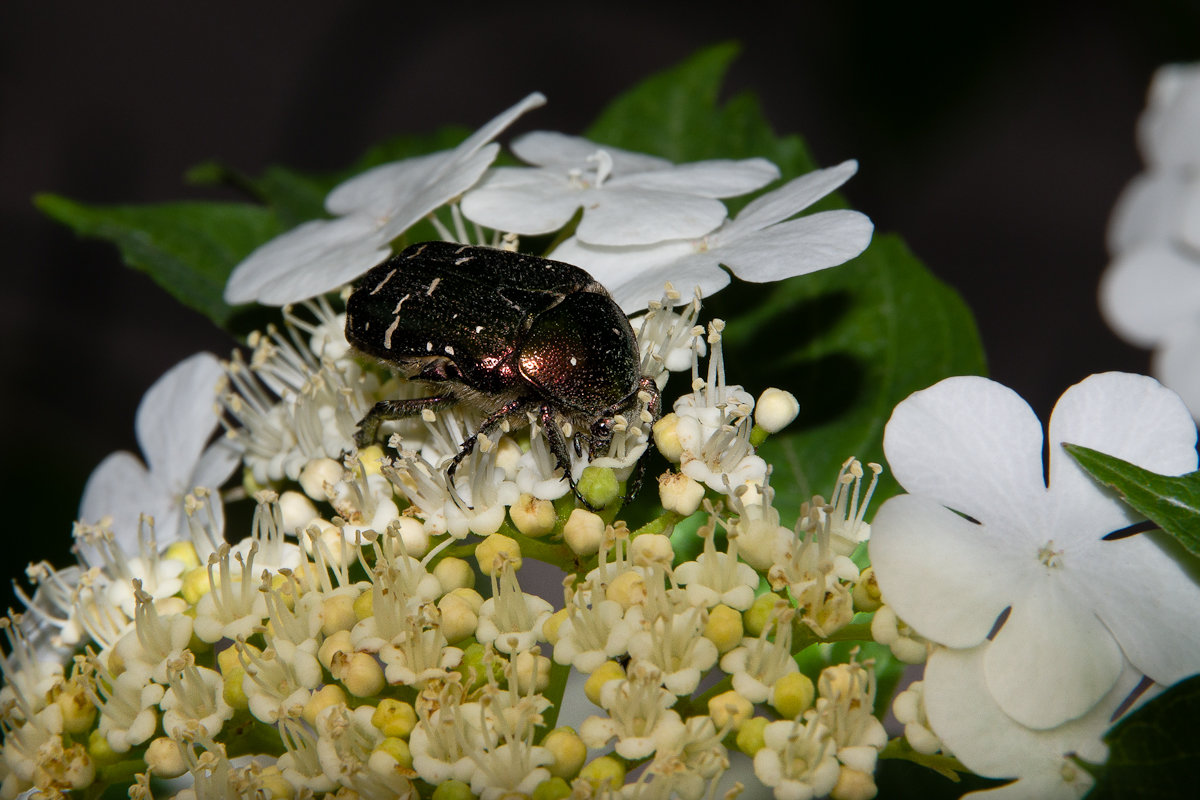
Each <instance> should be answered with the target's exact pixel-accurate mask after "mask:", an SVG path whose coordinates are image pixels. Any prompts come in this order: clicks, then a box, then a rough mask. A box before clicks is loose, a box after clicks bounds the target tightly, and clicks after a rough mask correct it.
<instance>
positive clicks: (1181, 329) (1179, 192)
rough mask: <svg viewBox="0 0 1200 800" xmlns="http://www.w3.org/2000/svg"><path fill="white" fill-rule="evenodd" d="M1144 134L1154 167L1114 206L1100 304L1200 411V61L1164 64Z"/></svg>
mask: <svg viewBox="0 0 1200 800" xmlns="http://www.w3.org/2000/svg"><path fill="white" fill-rule="evenodd" d="M1138 139H1139V144H1140V145H1141V150H1142V156H1143V158H1144V159H1145V161H1146V171H1145V172H1143V173H1141V174H1140V175H1138V176H1137V177H1135V178H1134V179H1133V180H1132V181H1131V182H1130V183H1129V185H1128V186H1127V187H1126V188H1125V190H1124V192H1122V194H1121V196H1120V198H1119V199H1118V200H1117V204H1116V207H1115V208H1114V209H1113V215H1112V220H1111V222H1110V223H1109V231H1108V234H1109V235H1108V240H1109V242H1108V244H1109V250H1110V252H1111V253H1112V256H1113V261H1112V263H1111V264H1110V265H1109V268H1108V271H1107V272H1106V273H1105V275H1104V278H1103V280H1102V281H1101V284H1100V308H1101V310H1102V311H1103V313H1104V316H1105V318H1106V319H1107V321H1108V323H1109V325H1110V326H1112V328H1113V330H1115V331H1116V332H1117V333H1118V334H1120V335H1121V337H1122V338H1124V339H1127V340H1128V341H1130V342H1132V343H1133V344H1136V345H1138V346H1140V347H1146V348H1152V349H1154V351H1155V353H1154V362H1153V371H1154V374H1155V375H1156V376H1158V377H1159V379H1160V380H1162V382H1163V383H1164V384H1166V385H1167V386H1168V387H1170V388H1171V389H1174V390H1175V391H1177V392H1179V394H1180V395H1181V396H1182V397H1183V399H1184V401H1185V402H1186V403H1187V404H1188V407H1189V408H1190V409H1191V411H1192V415H1193V416H1195V417H1198V418H1200V361H1198V360H1197V355H1196V354H1197V353H1200V177H1198V176H1200V64H1191V65H1181V64H1171V65H1167V66H1164V67H1162V68H1160V69H1159V70H1158V72H1157V73H1155V76H1154V81H1153V83H1152V84H1151V86H1150V93H1149V98H1148V102H1147V106H1146V110H1145V112H1143V114H1142V117H1141V119H1140V120H1139V121H1138Z"/></svg>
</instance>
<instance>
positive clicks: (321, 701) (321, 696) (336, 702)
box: [300, 683, 347, 725]
mask: <svg viewBox="0 0 1200 800" xmlns="http://www.w3.org/2000/svg"><path fill="white" fill-rule="evenodd" d="M346 700H347V697H346V690H345V689H343V688H342V687H340V686H338V685H337V684H336V683H327V684H325V685H324V686H322V687H321V688H320V689H318V690H317V691H315V692H313V694H312V697H310V698H308V702H307V703H305V704H304V711H303V712H301V715H300V716H301V717H302V718H303V719H304V721H305V722H307V723H308V724H309V725H316V724H317V717H318V716H319V715H320V713H321V712H322V711H324V710H325V709H327V708H329V707H331V706H344V705H346Z"/></svg>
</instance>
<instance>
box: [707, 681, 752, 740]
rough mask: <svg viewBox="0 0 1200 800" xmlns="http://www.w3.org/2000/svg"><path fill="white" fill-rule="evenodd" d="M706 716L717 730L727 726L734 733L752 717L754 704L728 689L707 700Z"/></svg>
mask: <svg viewBox="0 0 1200 800" xmlns="http://www.w3.org/2000/svg"><path fill="white" fill-rule="evenodd" d="M708 715H709V716H710V717H712V721H713V724H714V725H716V726H717V727H718V728H723V727H725V725H727V724H729V725H730V726H731V727H732V728H733V730H735V731H736V730H738V729H739V728H741V727H742V725H743V723H745V722H746V721H747V720H748V719H750V718H751V717H752V716H753V715H754V704H753V703H751V702H750V701H749V700H747V699H746V698H744V697H742V696H741V695H740V694H738V693H737V692H735V691H734V690H732V689H730V690H729V691H728V692H722V693H721V694H719V695H717V696H716V697H712V698H710V699H709V701H708Z"/></svg>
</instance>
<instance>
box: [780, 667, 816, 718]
mask: <svg viewBox="0 0 1200 800" xmlns="http://www.w3.org/2000/svg"><path fill="white" fill-rule="evenodd" d="M774 688H775V692H774V696H773V697H772V698H771V705H772V706H774V707H775V710H776V711H778V712H779V716H780V717H782V718H783V719H795V718H796V717H798V716H800V715H801V714H803V713H804V712H805V711H807V710H808V709H809V708H811V707H812V704H813V697H815V696H816V687H814V686H813V682H812V679H811V678H809V677H808V676H807V675H805V674H804V673H803V672H792V673H789V674H787V675H784V676H783V677H782V678H780V679H779V680H777V681H776V682H775V687H774Z"/></svg>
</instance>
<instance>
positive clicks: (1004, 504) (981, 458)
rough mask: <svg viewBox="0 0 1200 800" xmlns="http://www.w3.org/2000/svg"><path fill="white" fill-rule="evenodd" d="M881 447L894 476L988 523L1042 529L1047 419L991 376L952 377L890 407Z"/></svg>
mask: <svg viewBox="0 0 1200 800" xmlns="http://www.w3.org/2000/svg"><path fill="white" fill-rule="evenodd" d="M883 449H884V452H885V453H886V455H887V459H888V464H889V465H890V466H891V468H892V474H894V475H895V476H896V480H898V481H899V482H900V484H901V485H902V486H903V487H904V488H905V490H907V491H909V492H911V493H913V494H921V495H927V496H929V497H932V498H934V499H936V500H937V501H938V502H939V503H941V504H942V505H944V506H946V507H947V508H951V509H954V510H955V511H958V512H961V513H963V514H967V515H969V516H971V517H973V518H975V519H977V520H979V521H980V522H982V523H984V524H985V525H993V526H1000V525H1003V526H1004V527H1005V528H1018V529H1020V530H1025V531H1033V530H1036V529H1038V527H1039V526H1040V525H1041V523H1042V519H1041V516H1040V515H1041V510H1040V508H1039V504H1037V503H1033V502H1028V499H1029V498H1037V497H1039V496H1041V495H1043V494H1044V493H1045V486H1044V484H1043V483H1042V425H1041V423H1040V422H1039V421H1038V419H1037V417H1036V416H1035V415H1034V413H1033V409H1031V408H1030V407H1029V404H1028V403H1026V402H1025V401H1024V400H1022V399H1021V398H1020V396H1018V395H1017V394H1016V392H1014V391H1012V390H1011V389H1009V388H1008V387H1006V386H1002V385H1000V384H999V383H996V382H994V381H990V380H987V379H986V378H977V377H974V376H962V377H955V378H946V379H945V380H943V381H941V382H939V383H937V384H934V385H933V386H931V387H930V388H928V389H924V390H922V391H919V392H914V393H913V394H911V395H909V396H908V398H907V399H905V400H903V401H902V402H901V403H900V404H899V405H897V406H896V409H895V410H894V411H893V412H892V417H891V419H890V420H888V423H887V428H886V429H885V430H884V435H883Z"/></svg>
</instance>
